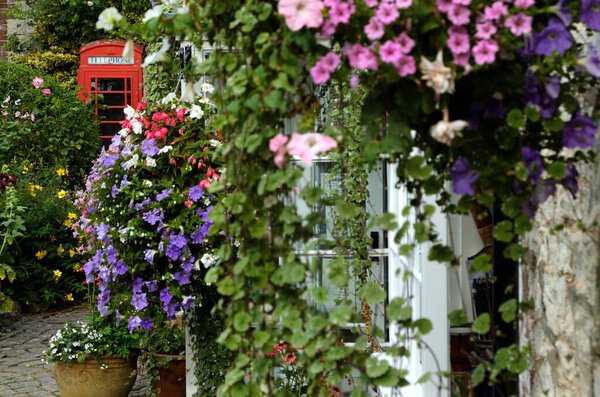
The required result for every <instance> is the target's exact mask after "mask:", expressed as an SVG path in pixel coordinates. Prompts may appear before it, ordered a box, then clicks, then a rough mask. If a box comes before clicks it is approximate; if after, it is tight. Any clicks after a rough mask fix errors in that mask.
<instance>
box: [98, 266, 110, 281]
mask: <svg viewBox="0 0 600 397" xmlns="http://www.w3.org/2000/svg"><path fill="white" fill-rule="evenodd" d="M98 277H99V278H100V280H102V281H103V282H104V283H108V282H109V281H110V269H109V268H108V267H106V266H99V267H98Z"/></svg>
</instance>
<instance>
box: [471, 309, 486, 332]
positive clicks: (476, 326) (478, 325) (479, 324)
mask: <svg viewBox="0 0 600 397" xmlns="http://www.w3.org/2000/svg"><path fill="white" fill-rule="evenodd" d="M471 329H472V330H473V332H476V333H478V334H481V335H483V334H487V333H488V332H489V331H490V314H489V313H483V314H481V315H480V316H479V317H477V318H476V319H475V321H474V322H473V326H472V327H471Z"/></svg>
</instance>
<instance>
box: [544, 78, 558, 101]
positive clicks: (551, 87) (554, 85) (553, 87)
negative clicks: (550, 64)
mask: <svg viewBox="0 0 600 397" xmlns="http://www.w3.org/2000/svg"><path fill="white" fill-rule="evenodd" d="M544 88H545V90H546V94H548V96H549V97H550V98H552V99H556V98H558V96H559V95H560V77H559V76H550V77H549V78H548V81H546V84H544Z"/></svg>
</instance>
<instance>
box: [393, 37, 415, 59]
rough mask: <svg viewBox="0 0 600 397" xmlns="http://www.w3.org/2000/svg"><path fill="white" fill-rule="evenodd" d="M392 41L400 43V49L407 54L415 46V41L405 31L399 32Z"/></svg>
mask: <svg viewBox="0 0 600 397" xmlns="http://www.w3.org/2000/svg"><path fill="white" fill-rule="evenodd" d="M394 41H395V42H396V43H398V44H400V51H402V53H404V54H408V53H409V52H410V51H411V50H412V49H413V47H414V46H415V41H414V40H413V39H411V38H410V36H409V35H407V34H406V32H402V33H400V36H398V37H396V38H395V39H394Z"/></svg>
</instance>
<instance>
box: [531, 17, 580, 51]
mask: <svg viewBox="0 0 600 397" xmlns="http://www.w3.org/2000/svg"><path fill="white" fill-rule="evenodd" d="M534 37H535V50H534V52H535V53H536V54H537V55H544V56H547V57H549V56H552V52H553V51H556V52H557V53H558V54H559V55H564V53H565V52H566V51H567V50H568V49H569V48H571V46H572V45H573V37H571V33H569V31H568V30H567V27H566V26H565V25H564V24H563V23H562V22H561V21H560V19H557V18H552V19H550V20H549V21H548V26H547V27H546V28H545V29H544V30H542V31H541V32H539V33H535V35H534Z"/></svg>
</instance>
